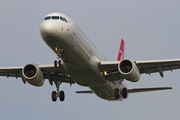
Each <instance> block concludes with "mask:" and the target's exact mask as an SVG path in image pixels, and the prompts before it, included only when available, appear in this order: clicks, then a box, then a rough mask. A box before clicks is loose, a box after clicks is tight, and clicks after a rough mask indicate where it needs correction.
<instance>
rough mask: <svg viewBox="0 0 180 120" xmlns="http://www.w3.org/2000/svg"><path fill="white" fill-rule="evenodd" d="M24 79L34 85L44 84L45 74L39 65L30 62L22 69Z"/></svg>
mask: <svg viewBox="0 0 180 120" xmlns="http://www.w3.org/2000/svg"><path fill="white" fill-rule="evenodd" d="M22 77H23V78H22V79H24V80H26V81H27V82H28V83H29V84H31V85H33V86H42V85H43V84H44V76H43V73H42V71H41V70H40V69H39V67H38V66H37V65H34V64H28V65H26V66H25V67H24V68H23V69H22Z"/></svg>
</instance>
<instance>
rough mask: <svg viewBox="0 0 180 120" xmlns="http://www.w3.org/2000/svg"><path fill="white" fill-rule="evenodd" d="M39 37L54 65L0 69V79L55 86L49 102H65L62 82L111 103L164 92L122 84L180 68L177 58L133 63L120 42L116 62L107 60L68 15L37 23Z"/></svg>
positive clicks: (54, 14) (58, 14)
mask: <svg viewBox="0 0 180 120" xmlns="http://www.w3.org/2000/svg"><path fill="white" fill-rule="evenodd" d="M40 34H41V37H42V39H43V40H44V42H45V43H46V44H47V45H48V46H49V47H50V48H51V49H52V50H53V51H54V53H55V54H56V55H57V60H55V61H54V64H48V65H35V64H27V65H25V66H20V67H0V76H7V77H15V78H22V81H23V83H24V84H25V83H26V82H28V83H29V84H31V85H33V86H39V87H40V86H42V85H43V84H44V81H45V79H47V80H48V81H49V83H50V85H53V83H54V84H55V86H56V91H53V92H52V94H51V97H52V101H53V102H55V101H56V100H57V98H59V99H60V101H64V99H65V93H64V91H60V90H59V87H60V84H61V83H63V82H64V83H69V84H70V85H71V84H74V83H77V84H78V85H81V86H86V87H89V88H90V90H87V91H76V93H94V94H96V95H97V96H98V97H100V98H102V99H105V100H108V101H113V100H123V99H126V98H127V97H128V94H129V93H136V92H146V91H156V90H167V89H172V88H171V87H157V88H136V89H128V88H127V85H126V83H125V81H126V80H127V81H131V82H138V80H139V79H140V75H141V74H151V73H156V72H158V73H159V74H160V76H161V77H163V75H164V74H163V72H164V71H168V70H170V71H172V70H174V69H179V68H180V59H168V60H146V61H134V60H129V59H124V45H125V44H124V40H123V39H122V40H121V45H120V49H119V55H118V59H117V61H108V60H107V59H106V58H105V57H104V56H103V55H102V54H101V52H99V50H98V49H97V48H96V47H95V46H94V44H93V43H92V42H91V41H90V40H89V39H88V38H87V37H86V35H84V33H83V32H82V31H81V30H80V29H79V28H78V26H77V25H76V24H75V23H74V22H73V20H71V19H70V18H69V17H68V16H66V15H64V14H61V13H50V14H48V15H47V16H45V19H44V20H43V21H42V23H41V24H40Z"/></svg>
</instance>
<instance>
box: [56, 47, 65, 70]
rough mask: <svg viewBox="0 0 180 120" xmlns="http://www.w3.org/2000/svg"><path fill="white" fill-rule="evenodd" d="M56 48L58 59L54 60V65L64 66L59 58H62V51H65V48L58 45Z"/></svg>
mask: <svg viewBox="0 0 180 120" xmlns="http://www.w3.org/2000/svg"><path fill="white" fill-rule="evenodd" d="M55 50H56V53H57V59H58V60H55V61H54V67H57V66H59V67H61V66H62V61H61V60H59V59H60V56H61V53H62V52H63V48H58V47H56V48H55Z"/></svg>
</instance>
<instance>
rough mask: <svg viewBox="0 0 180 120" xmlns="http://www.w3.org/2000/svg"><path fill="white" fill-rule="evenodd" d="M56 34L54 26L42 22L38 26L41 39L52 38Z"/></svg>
mask: <svg viewBox="0 0 180 120" xmlns="http://www.w3.org/2000/svg"><path fill="white" fill-rule="evenodd" d="M55 32H56V29H55V26H54V25H53V24H52V23H51V22H46V21H43V22H42V23H41V25H40V33H41V37H42V38H45V37H46V36H52V35H53V34H54V33H55Z"/></svg>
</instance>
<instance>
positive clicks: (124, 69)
mask: <svg viewBox="0 0 180 120" xmlns="http://www.w3.org/2000/svg"><path fill="white" fill-rule="evenodd" d="M118 69H119V72H120V74H121V76H122V77H123V78H125V79H126V80H128V81H131V82H137V81H138V80H139V79H140V72H139V69H138V67H137V66H136V64H135V63H134V62H133V61H130V60H127V59H126V60H122V61H121V62H120V64H119V66H118Z"/></svg>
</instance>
